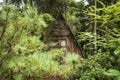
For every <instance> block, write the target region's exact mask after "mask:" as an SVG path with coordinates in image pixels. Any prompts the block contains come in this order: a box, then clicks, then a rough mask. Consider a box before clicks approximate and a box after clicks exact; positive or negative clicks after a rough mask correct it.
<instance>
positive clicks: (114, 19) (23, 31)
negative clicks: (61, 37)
mask: <svg viewBox="0 0 120 80" xmlns="http://www.w3.org/2000/svg"><path fill="white" fill-rule="evenodd" d="M23 3H24V6H23V7H22V8H21V6H20V4H21V1H20V0H18V1H17V0H11V2H9V4H14V6H12V5H3V7H2V10H1V11H0V80H31V79H35V80H44V79H47V80H51V79H56V80H57V79H58V78H59V79H60V80H70V79H73V80H74V79H77V80H120V29H119V25H120V1H119V0H110V1H108V0H102V1H99V0H98V1H97V2H96V5H95V4H93V3H94V0H88V3H89V4H87V5H86V4H85V3H84V1H80V2H75V1H74V0H32V1H31V0H28V1H27V0H25V1H24V0H22V4H23ZM33 3H34V4H33ZM40 4H41V5H40ZM61 13H62V14H63V16H64V17H65V20H66V21H65V22H66V23H67V24H68V25H69V26H70V28H71V30H72V32H73V33H74V35H75V37H76V39H77V40H78V42H79V45H80V46H81V48H82V51H83V53H84V54H85V56H86V57H85V59H82V60H81V58H80V56H79V55H77V54H75V53H67V55H64V48H61V49H48V48H49V45H47V44H46V43H47V37H48V36H49V35H50V34H49V30H50V29H51V26H52V25H53V24H54V23H56V22H57V21H59V20H61V18H60V16H59V15H60V14H61ZM43 35H44V38H45V39H40V38H41V37H42V36H43ZM50 78H51V79H50Z"/></svg>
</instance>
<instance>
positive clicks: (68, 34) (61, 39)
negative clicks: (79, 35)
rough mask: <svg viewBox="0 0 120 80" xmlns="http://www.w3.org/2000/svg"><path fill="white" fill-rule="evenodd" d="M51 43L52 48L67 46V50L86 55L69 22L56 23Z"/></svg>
mask: <svg viewBox="0 0 120 80" xmlns="http://www.w3.org/2000/svg"><path fill="white" fill-rule="evenodd" d="M50 45H51V46H52V48H62V47H64V48H66V52H73V53H78V54H79V55H81V57H84V55H83V53H82V50H81V48H80V46H79V45H78V43H77V40H76V39H75V37H74V35H73V33H72V31H71V30H70V28H69V26H68V25H67V24H61V23H59V24H56V25H55V26H54V27H53V28H52V31H51V37H50Z"/></svg>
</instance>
